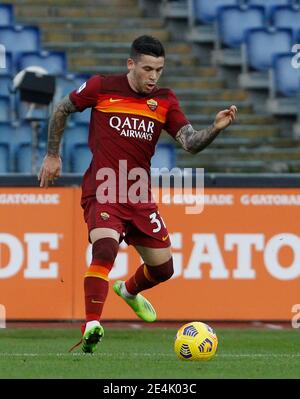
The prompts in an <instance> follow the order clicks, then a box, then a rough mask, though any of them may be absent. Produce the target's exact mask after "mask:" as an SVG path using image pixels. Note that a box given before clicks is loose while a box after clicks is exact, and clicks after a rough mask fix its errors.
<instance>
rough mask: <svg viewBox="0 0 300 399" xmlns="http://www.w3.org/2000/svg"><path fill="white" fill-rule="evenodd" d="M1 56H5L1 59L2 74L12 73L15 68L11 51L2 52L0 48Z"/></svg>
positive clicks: (0, 71)
mask: <svg viewBox="0 0 300 399" xmlns="http://www.w3.org/2000/svg"><path fill="white" fill-rule="evenodd" d="M0 57H3V58H1V59H0V63H1V67H0V76H1V75H11V74H12V72H13V70H14V67H13V60H12V54H11V53H10V52H9V51H4V52H2V51H1V48H0Z"/></svg>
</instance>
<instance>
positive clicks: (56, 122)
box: [47, 96, 77, 156]
mask: <svg viewBox="0 0 300 399" xmlns="http://www.w3.org/2000/svg"><path fill="white" fill-rule="evenodd" d="M76 111H77V109H76V107H75V105H74V104H73V103H72V101H71V100H70V98H69V96H66V97H64V98H63V99H62V100H61V101H60V102H59V103H58V104H57V105H56V106H55V109H54V111H53V114H52V115H51V117H50V120H49V128H48V145H47V154H48V155H50V156H51V155H52V156H59V147H60V141H61V138H62V135H63V132H64V129H65V126H66V121H67V118H68V116H69V115H70V114H72V113H73V112H76Z"/></svg>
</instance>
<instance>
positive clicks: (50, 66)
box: [17, 51, 67, 75]
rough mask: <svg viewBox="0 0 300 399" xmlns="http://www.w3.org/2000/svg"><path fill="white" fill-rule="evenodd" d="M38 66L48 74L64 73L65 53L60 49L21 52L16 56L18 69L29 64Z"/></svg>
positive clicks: (65, 65)
mask: <svg viewBox="0 0 300 399" xmlns="http://www.w3.org/2000/svg"><path fill="white" fill-rule="evenodd" d="M33 65H34V66H40V67H42V68H44V69H46V71H47V72H48V73H49V74H50V75H60V74H65V73H66V71H67V58H66V54H65V53H64V52H61V51H40V52H26V53H21V54H20V55H19V57H18V61H17V68H18V71H21V70H22V69H25V68H27V67H29V66H33Z"/></svg>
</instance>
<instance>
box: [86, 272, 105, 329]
mask: <svg viewBox="0 0 300 399" xmlns="http://www.w3.org/2000/svg"><path fill="white" fill-rule="evenodd" d="M84 291H85V311H86V318H85V320H86V322H88V321H91V320H100V317H101V314H102V310H103V306H104V302H105V299H106V297H107V293H108V281H106V280H103V279H101V278H98V277H90V276H87V277H85V278H84Z"/></svg>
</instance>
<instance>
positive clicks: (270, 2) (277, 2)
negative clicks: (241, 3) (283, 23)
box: [248, 0, 294, 22]
mask: <svg viewBox="0 0 300 399" xmlns="http://www.w3.org/2000/svg"><path fill="white" fill-rule="evenodd" d="M293 3H294V0H248V4H249V5H253V6H262V7H264V8H265V10H266V17H267V19H268V20H269V22H271V17H272V12H273V9H274V7H277V6H288V5H291V4H293Z"/></svg>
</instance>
